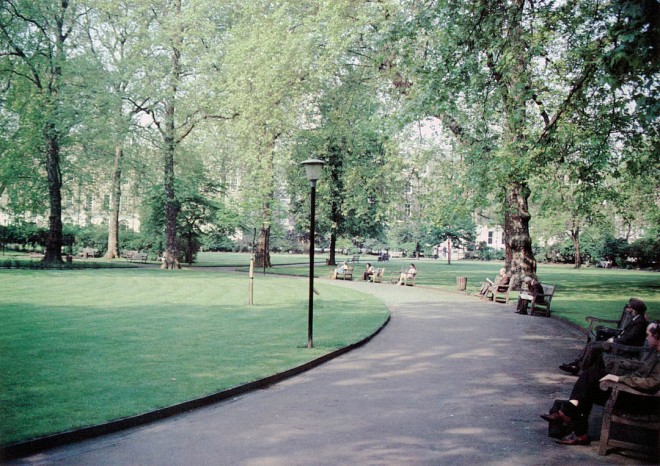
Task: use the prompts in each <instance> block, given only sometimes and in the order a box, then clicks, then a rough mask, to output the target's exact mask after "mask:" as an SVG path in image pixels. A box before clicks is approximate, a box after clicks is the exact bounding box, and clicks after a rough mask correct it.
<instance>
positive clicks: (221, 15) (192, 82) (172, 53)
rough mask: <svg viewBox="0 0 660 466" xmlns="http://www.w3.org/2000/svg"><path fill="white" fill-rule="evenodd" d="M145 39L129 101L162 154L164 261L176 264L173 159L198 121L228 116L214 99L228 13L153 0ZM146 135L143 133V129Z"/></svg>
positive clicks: (202, 4) (206, 5)
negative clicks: (136, 84) (137, 81)
mask: <svg viewBox="0 0 660 466" xmlns="http://www.w3.org/2000/svg"><path fill="white" fill-rule="evenodd" d="M150 6H151V8H149V9H148V11H150V12H151V14H152V17H151V20H152V21H151V23H150V25H149V32H150V34H149V37H150V42H149V43H148V44H147V43H145V44H144V45H145V49H144V51H143V54H142V56H141V62H142V69H141V70H140V71H141V74H142V76H143V79H142V82H141V83H140V85H139V86H140V89H139V91H137V92H136V93H135V95H142V96H143V97H142V98H140V99H139V100H133V104H134V106H135V107H136V108H137V109H138V110H140V111H141V112H143V113H144V114H146V115H147V116H148V122H147V126H148V128H149V129H150V130H152V131H151V138H152V139H151V140H152V142H153V144H154V145H156V147H158V148H159V149H160V150H161V153H162V167H163V181H162V186H163V191H164V199H165V204H164V205H165V224H164V225H165V238H166V247H165V251H164V253H163V258H164V259H163V262H164V264H165V265H166V268H168V269H175V268H179V260H178V237H177V219H178V215H179V212H180V209H181V205H180V204H179V202H178V200H177V196H176V183H175V181H176V170H175V167H176V160H177V154H178V153H179V152H180V150H181V144H182V142H183V141H184V140H185V139H186V138H187V137H188V136H189V135H190V134H191V133H192V131H193V130H195V129H196V128H197V127H198V126H199V125H200V124H202V123H204V122H206V121H208V120H211V119H228V118H231V116H230V115H229V116H228V115H225V114H222V112H221V111H220V107H221V102H218V101H215V100H214V98H215V97H217V96H218V95H219V94H218V89H217V85H216V84H215V82H214V81H216V79H215V78H216V77H217V76H216V74H217V70H218V69H219V68H221V62H222V53H221V51H220V47H221V46H222V44H223V34H224V33H225V32H226V23H225V22H226V21H228V18H229V16H230V12H228V11H226V9H225V5H224V4H217V2H212V1H194V2H193V1H185V0H152V2H151V4H150ZM145 134H146V133H145Z"/></svg>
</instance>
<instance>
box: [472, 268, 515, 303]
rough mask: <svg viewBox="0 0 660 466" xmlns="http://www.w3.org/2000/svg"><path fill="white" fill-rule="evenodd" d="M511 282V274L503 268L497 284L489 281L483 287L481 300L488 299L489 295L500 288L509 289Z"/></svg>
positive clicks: (496, 279) (480, 292)
mask: <svg viewBox="0 0 660 466" xmlns="http://www.w3.org/2000/svg"><path fill="white" fill-rule="evenodd" d="M486 280H488V279H486ZM510 280H511V278H510V277H509V274H507V273H506V269H505V268H504V267H502V268H501V269H500V274H499V276H498V277H497V278H495V282H492V281H490V280H488V281H486V282H485V283H483V284H482V285H481V289H480V290H479V296H481V299H486V298H487V297H488V295H489V294H491V293H492V292H493V291H495V290H497V289H498V288H499V287H508V286H509V281H510Z"/></svg>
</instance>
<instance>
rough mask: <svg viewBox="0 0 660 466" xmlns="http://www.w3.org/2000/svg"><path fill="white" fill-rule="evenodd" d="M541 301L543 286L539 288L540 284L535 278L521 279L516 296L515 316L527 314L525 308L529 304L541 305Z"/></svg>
mask: <svg viewBox="0 0 660 466" xmlns="http://www.w3.org/2000/svg"><path fill="white" fill-rule="evenodd" d="M543 299H544V295H543V286H541V283H540V282H539V281H538V280H537V279H536V278H532V277H525V278H523V284H522V286H521V289H520V295H518V305H517V306H516V314H527V306H528V305H529V303H531V302H532V301H534V302H535V303H542V302H543Z"/></svg>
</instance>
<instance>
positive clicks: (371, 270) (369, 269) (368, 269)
mask: <svg viewBox="0 0 660 466" xmlns="http://www.w3.org/2000/svg"><path fill="white" fill-rule="evenodd" d="M373 274H374V268H373V267H372V266H371V264H370V263H369V262H367V265H366V268H365V269H364V272H363V273H362V280H364V281H367V280H369V277H371V276H372V275H373Z"/></svg>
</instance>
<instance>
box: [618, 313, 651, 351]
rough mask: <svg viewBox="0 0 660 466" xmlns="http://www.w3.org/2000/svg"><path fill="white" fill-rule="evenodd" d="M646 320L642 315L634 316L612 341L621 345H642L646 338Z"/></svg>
mask: <svg viewBox="0 0 660 466" xmlns="http://www.w3.org/2000/svg"><path fill="white" fill-rule="evenodd" d="M647 326H648V322H647V321H646V318H644V316H643V315H638V316H635V317H634V318H633V319H632V320H630V321H629V322H628V323H627V325H626V326H625V327H624V328H623V331H622V332H621V333H620V334H619V335H618V336H616V337H614V341H615V342H616V343H619V344H621V345H628V346H642V345H643V344H644V340H646V327H647Z"/></svg>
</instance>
